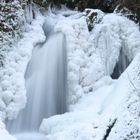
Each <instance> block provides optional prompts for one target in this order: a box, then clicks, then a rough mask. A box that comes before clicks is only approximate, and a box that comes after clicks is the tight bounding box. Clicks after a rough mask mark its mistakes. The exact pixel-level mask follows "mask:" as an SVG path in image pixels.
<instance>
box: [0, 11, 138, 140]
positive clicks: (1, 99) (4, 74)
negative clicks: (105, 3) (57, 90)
mask: <svg viewBox="0 0 140 140" xmlns="http://www.w3.org/2000/svg"><path fill="white" fill-rule="evenodd" d="M94 12H95V13H96V12H97V21H96V24H94V23H93V29H92V31H91V32H89V31H88V27H87V19H88V16H90V15H91V14H92V13H94ZM62 13H63V15H67V16H66V17H64V16H62ZM62 13H61V12H60V13H59V14H58V15H57V16H56V15H53V14H51V16H53V18H56V19H57V22H56V23H55V24H54V31H55V32H62V33H64V34H65V35H66V39H67V61H68V92H69V100H68V101H69V102H68V104H69V112H68V113H65V114H63V115H56V116H53V117H51V118H48V119H44V120H43V122H42V124H41V126H40V132H43V133H44V134H45V135H46V138H48V140H82V139H84V140H102V139H105V138H108V139H109V140H112V139H113V140H124V139H126V140H130V139H138V140H139V139H140V125H139V124H140V119H139V114H140V108H139V107H140V87H139V84H140V76H139V71H140V64H139V63H140V61H139V60H140V53H139V49H140V39H139V36H140V32H139V28H138V26H137V25H136V24H135V23H134V22H132V21H130V20H129V19H127V18H126V17H122V16H119V15H117V14H107V15H105V14H103V13H102V12H101V11H99V10H91V11H90V15H87V16H85V13H82V14H81V13H77V12H75V13H74V14H72V12H71V11H70V12H67V13H66V14H65V12H64V11H63V12H62ZM69 14H70V15H71V16H68V15H69ZM95 19H96V18H95ZM43 21H44V18H41V17H39V18H38V19H36V20H35V21H34V22H33V24H32V25H31V26H29V27H28V31H27V32H26V33H25V34H24V37H23V38H22V39H21V40H20V41H19V42H18V44H17V45H16V46H15V48H14V49H13V51H11V52H10V53H9V55H8V56H7V58H6V65H5V68H4V69H3V70H2V71H1V82H0V85H1V86H0V93H1V94H0V111H1V114H0V116H1V118H2V119H3V120H4V119H5V118H8V119H13V118H16V116H17V115H18V113H19V111H20V110H21V109H22V108H24V106H25V103H26V94H25V84H24V73H25V70H26V67H27V64H28V61H29V59H30V58H31V54H32V49H33V47H34V46H35V45H36V44H37V43H40V42H43V41H44V40H45V36H44V33H43V30H42V24H43ZM121 49H123V53H124V55H125V56H126V57H127V58H128V60H129V61H130V62H131V61H132V62H131V64H130V65H129V67H128V68H127V69H126V70H125V71H124V73H123V74H122V75H121V76H120V78H119V79H117V80H114V79H111V77H110V75H111V74H112V72H113V70H114V67H115V65H116V63H117V62H118V60H119V56H120V51H121ZM17 79H18V82H17ZM0 126H3V125H0ZM0 133H1V135H0V138H1V136H2V135H5V133H6V135H7V137H8V133H7V132H6V130H5V128H4V127H1V129H0ZM9 139H10V140H12V138H9ZM2 140H7V139H6V137H5V139H4V138H3V139H2ZM13 140H14V139H13Z"/></svg>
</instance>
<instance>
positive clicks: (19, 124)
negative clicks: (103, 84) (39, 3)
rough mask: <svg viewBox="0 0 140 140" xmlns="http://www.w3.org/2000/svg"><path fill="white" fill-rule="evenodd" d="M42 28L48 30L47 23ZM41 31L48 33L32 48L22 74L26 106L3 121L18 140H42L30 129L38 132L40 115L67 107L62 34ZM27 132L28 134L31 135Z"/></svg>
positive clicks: (42, 138)
mask: <svg viewBox="0 0 140 140" xmlns="http://www.w3.org/2000/svg"><path fill="white" fill-rule="evenodd" d="M44 28H48V29H49V27H48V26H47V27H44ZM44 31H45V32H46V34H49V36H48V38H47V40H46V42H45V43H44V44H43V45H42V46H37V47H35V49H34V51H33V55H32V58H31V60H30V62H29V64H28V67H27V70H26V74H25V79H26V89H27V105H26V108H25V109H24V110H23V111H22V112H21V113H20V115H19V116H18V118H17V119H15V120H13V121H9V122H8V123H7V129H8V130H9V132H10V133H11V134H14V135H16V137H17V138H18V139H19V140H44V137H43V136H41V135H39V134H36V133H32V132H37V131H38V129H39V126H40V124H41V122H42V120H43V118H48V117H50V116H52V115H56V114H62V113H65V112H66V110H67V107H66V95H67V62H66V61H67V60H66V39H65V35H64V34H62V33H60V32H57V33H50V32H49V33H48V30H44ZM27 132H28V133H29V132H30V133H32V134H33V135H34V137H32V136H33V135H32V136H31V135H28V134H27ZM24 133H25V135H24ZM18 134H21V135H18Z"/></svg>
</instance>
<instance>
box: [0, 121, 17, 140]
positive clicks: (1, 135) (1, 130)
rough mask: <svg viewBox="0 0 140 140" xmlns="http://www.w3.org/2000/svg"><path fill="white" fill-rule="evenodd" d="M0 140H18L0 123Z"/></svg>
mask: <svg viewBox="0 0 140 140" xmlns="http://www.w3.org/2000/svg"><path fill="white" fill-rule="evenodd" d="M0 139H1V140H16V138H14V137H12V136H11V135H10V134H9V133H8V132H7V131H6V129H5V125H4V124H3V123H2V122H1V121H0Z"/></svg>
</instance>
